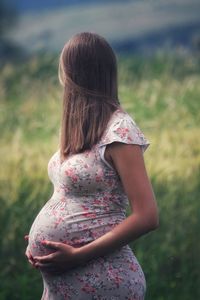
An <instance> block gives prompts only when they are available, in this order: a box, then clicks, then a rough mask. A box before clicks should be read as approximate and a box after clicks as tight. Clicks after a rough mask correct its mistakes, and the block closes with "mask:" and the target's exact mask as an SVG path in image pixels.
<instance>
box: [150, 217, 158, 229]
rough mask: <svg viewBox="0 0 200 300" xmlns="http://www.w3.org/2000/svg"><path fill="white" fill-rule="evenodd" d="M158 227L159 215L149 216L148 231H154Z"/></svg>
mask: <svg viewBox="0 0 200 300" xmlns="http://www.w3.org/2000/svg"><path fill="white" fill-rule="evenodd" d="M158 227H159V215H158V213H156V214H154V215H153V216H151V218H150V220H149V229H150V230H155V229H157V228H158Z"/></svg>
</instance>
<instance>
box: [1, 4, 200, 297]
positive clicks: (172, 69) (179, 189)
mask: <svg viewBox="0 0 200 300" xmlns="http://www.w3.org/2000/svg"><path fill="white" fill-rule="evenodd" d="M82 31H91V32H96V33H98V34H100V35H102V36H104V37H105V38H106V39H107V40H108V42H109V43H110V44H111V45H112V47H113V49H114V50H115V52H116V55H117V59H118V66H119V68H118V69H119V70H118V71H119V97H120V101H121V103H122V106H123V107H124V109H126V110H127V112H128V113H129V114H130V115H131V116H132V117H133V118H134V119H135V121H136V123H137V124H138V125H139V126H140V128H141V129H142V131H143V132H144V134H145V136H146V137H147V138H148V139H149V140H150V142H151V145H150V147H149V148H148V150H147V151H146V152H145V155H144V157H145V162H146V167H147V171H148V174H149V177H150V179H151V182H152V185H153V188H154V192H155V195H156V198H157V202H158V206H159V213H160V227H159V228H158V229H157V230H156V231H155V232H151V233H149V234H147V235H145V236H143V237H141V238H140V239H138V240H137V241H135V242H132V243H131V247H132V249H133V251H134V253H135V254H136V256H137V258H138V260H139V262H140V264H141V265H142V268H143V270H144V273H145V276H146V280H147V295H146V299H147V300H190V299H200V289H199V286H200V272H199V270H200V259H199V253H200V243H199V238H198V236H199V229H200V224H199V219H200V218H199V211H200V201H199V194H200V151H199V150H200V138H199V137H200V132H199V120H200V1H199V0H168V1H163V0H154V1H153V0H146V1H144V0H132V1H131V0H130V1H128V0H123V1H120V0H118V1H117V0H115V1H109V0H107V1H105V0H101V1H95V0H93V1H92V0H65V1H64V0H57V1H53V0H43V1H40V0H34V1H33V0H30V1H26V0H1V1H0V131H1V135H0V142H1V147H0V160H1V161H0V164H1V168H0V203H1V210H0V222H1V223H0V235H1V247H0V266H1V268H0V300H8V299H9V300H10V299H12V300H15V299H19V300H25V299H26V300H36V299H40V298H41V294H42V290H43V286H42V280H41V276H40V273H39V272H38V271H37V270H35V269H33V268H32V267H31V266H30V265H29V263H28V261H27V259H26V257H25V255H24V253H25V249H26V245H27V242H26V241H24V235H25V234H28V232H29V229H30V226H31V224H32V222H33V221H34V219H35V217H36V215H37V213H38V212H39V210H40V209H41V208H42V206H43V205H44V204H45V203H46V201H47V200H48V199H49V198H50V197H51V195H52V193H53V186H52V184H51V182H50V180H49V178H48V174H47V164H48V161H49V159H50V157H51V156H52V154H53V153H54V152H55V151H56V150H57V147H58V143H59V141H58V136H59V126H60V118H61V108H62V105H61V104H62V87H61V86H60V85H59V82H58V76H57V73H58V58H59V54H60V52H61V50H62V48H63V46H64V44H65V42H66V41H67V40H68V39H69V38H70V37H71V36H72V35H73V34H76V33H78V32H82ZM129 213H130V211H129V210H128V211H127V215H128V214H129Z"/></svg>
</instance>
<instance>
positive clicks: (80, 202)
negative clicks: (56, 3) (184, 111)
mask: <svg viewBox="0 0 200 300" xmlns="http://www.w3.org/2000/svg"><path fill="white" fill-rule="evenodd" d="M59 79H60V83H61V84H62V86H63V111H62V120H61V129H60V143H59V147H58V149H57V151H56V152H55V153H54V154H53V155H52V157H51V158H50V160H49V162H48V175H49V178H50V180H51V181H52V183H53V185H54V192H53V195H52V196H51V198H50V199H49V200H48V201H47V202H46V203H45V205H44V206H43V208H42V209H41V210H40V212H39V213H38V215H37V217H36V218H35V220H34V222H33V224H32V226H31V228H30V231H29V233H28V235H27V239H28V246H27V249H26V252H25V254H26V256H27V258H28V260H29V262H30V263H31V264H32V266H33V267H35V268H37V269H38V270H39V271H40V272H41V276H42V279H43V285H44V290H43V294H42V298H41V299H42V300H65V299H66V300H125V299H126V300H133V299H135V300H136V299H137V300H142V299H144V297H145V293H146V280H145V276H144V273H143V270H142V268H141V266H140V264H139V262H138V260H137V258H136V256H135V255H134V252H133V251H132V249H131V248H130V246H129V245H128V244H129V243H130V242H131V241H134V240H135V239H137V238H139V237H140V236H141V235H144V234H146V233H147V232H149V231H151V230H154V229H156V228H157V227H158V209H157V205H156V200H155V196H154V193H153V190H152V186H151V183H150V181H149V178H148V175H147V172H146V168H145V163H144V158H143V153H144V151H145V150H146V149H147V147H148V146H149V141H148V140H147V139H146V138H145V136H144V134H143V133H142V131H141V130H140V129H139V127H138V126H137V124H136V123H135V121H134V120H133V119H132V117H131V116H130V115H129V114H128V113H127V112H126V111H124V110H123V109H122V107H121V105H120V102H119V99H118V86H117V63H116V57H115V54H114V52H113V50H112V48H111V47H110V45H109V44H108V43H107V41H106V40H105V39H104V38H103V37H101V36H99V35H98V34H95V33H89V32H83V33H79V34H76V35H75V36H73V37H72V38H71V39H70V40H69V41H68V42H67V43H66V44H65V46H64V48H63V50H62V52H61V55H60V60H59ZM128 205H130V208H131V214H130V215H129V216H128V217H126V209H127V208H128Z"/></svg>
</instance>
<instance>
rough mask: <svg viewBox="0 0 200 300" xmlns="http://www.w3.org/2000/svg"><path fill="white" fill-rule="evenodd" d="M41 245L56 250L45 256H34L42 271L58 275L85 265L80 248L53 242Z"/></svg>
mask: <svg viewBox="0 0 200 300" xmlns="http://www.w3.org/2000/svg"><path fill="white" fill-rule="evenodd" d="M41 243H42V245H44V246H45V247H48V248H51V249H54V250H55V252H53V253H51V254H48V255H45V256H34V258H33V259H34V261H35V266H36V267H39V268H40V269H41V270H42V271H44V272H48V273H52V274H56V275H58V274H62V273H64V272H66V271H68V270H70V269H72V268H75V267H78V266H80V265H81V264H83V261H82V260H81V259H80V255H79V253H80V252H79V250H78V249H79V248H75V247H72V246H69V245H66V244H64V243H60V242H53V241H42V242H41Z"/></svg>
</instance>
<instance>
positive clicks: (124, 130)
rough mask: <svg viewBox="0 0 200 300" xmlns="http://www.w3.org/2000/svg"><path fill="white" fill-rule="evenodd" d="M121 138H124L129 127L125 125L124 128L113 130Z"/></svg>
mask: <svg viewBox="0 0 200 300" xmlns="http://www.w3.org/2000/svg"><path fill="white" fill-rule="evenodd" d="M115 132H116V133H117V134H118V135H119V136H120V137H121V138H122V139H123V138H125V137H126V136H127V135H128V133H129V129H128V128H127V127H126V128H120V127H119V128H117V129H116V131H115Z"/></svg>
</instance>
